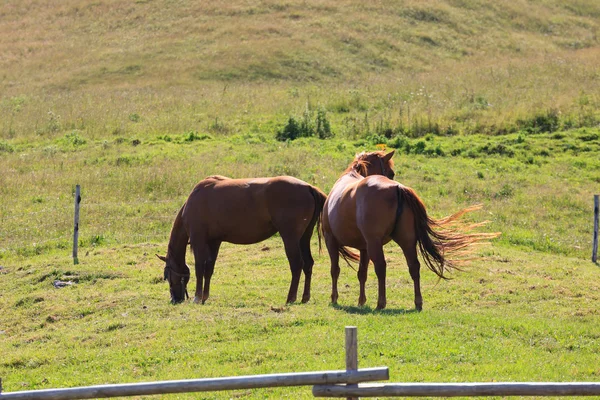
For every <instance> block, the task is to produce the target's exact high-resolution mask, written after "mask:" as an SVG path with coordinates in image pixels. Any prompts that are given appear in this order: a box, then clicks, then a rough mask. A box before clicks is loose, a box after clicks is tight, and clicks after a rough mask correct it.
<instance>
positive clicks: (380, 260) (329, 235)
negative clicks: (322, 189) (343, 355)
mask: <svg viewBox="0 0 600 400" xmlns="http://www.w3.org/2000/svg"><path fill="white" fill-rule="evenodd" d="M393 155H394V152H393V151H392V152H390V153H387V154H385V152H383V151H377V152H370V153H365V152H363V153H360V154H358V155H357V156H356V158H355V159H354V161H353V162H352V163H350V165H349V166H348V168H347V169H346V171H344V173H343V174H342V176H341V177H340V178H339V179H338V180H337V182H336V183H335V185H334V186H333V188H332V189H331V192H330V193H329V196H328V197H327V201H326V202H325V206H324V208H323V221H322V229H323V236H324V239H325V244H326V246H327V251H328V253H329V257H330V259H331V279H332V288H331V301H332V303H333V304H336V303H337V300H338V290H337V282H338V277H339V274H340V267H339V258H340V256H341V257H342V258H344V259H345V260H346V261H358V262H359V269H358V280H359V282H360V295H359V298H358V305H359V306H363V305H364V304H365V303H366V300H367V298H366V294H365V282H366V280H367V269H368V265H369V261H372V262H373V264H374V265H375V273H376V275H377V279H378V286H379V296H378V300H377V309H383V308H385V307H386V288H385V279H386V266H387V263H386V260H385V256H384V253H383V246H384V245H385V244H387V243H388V242H390V241H392V240H393V241H394V242H396V243H397V244H398V245H399V246H400V248H402V251H403V253H404V257H405V258H406V262H407V264H408V270H409V273H410V276H411V278H412V280H413V283H414V292H415V308H416V309H417V310H419V311H420V310H422V308H423V297H422V295H421V285H420V269H421V264H420V262H419V259H418V257H417V253H419V254H420V255H421V256H422V258H423V260H424V261H425V265H426V266H427V267H428V268H429V269H430V270H431V271H433V272H434V273H435V274H436V275H437V276H439V277H440V278H443V279H447V277H446V272H447V271H448V270H451V269H459V268H458V266H459V264H460V263H461V257H463V256H465V255H466V254H468V252H469V249H468V248H469V247H470V246H473V245H475V244H477V243H481V242H482V241H484V240H488V239H491V238H494V237H496V236H498V235H499V233H476V232H471V230H472V229H473V228H475V227H477V226H480V225H482V224H471V225H468V224H464V223H461V222H460V221H459V218H460V217H461V216H462V215H464V214H465V213H467V212H470V211H474V210H477V209H479V208H480V206H474V207H468V208H465V209H463V210H460V211H459V212H457V213H456V214H454V215H452V216H450V217H446V218H442V219H433V218H431V217H429V215H428V214H427V211H426V209H425V205H424V204H423V202H422V201H421V199H420V198H419V197H418V196H417V194H416V192H415V191H414V190H413V189H411V188H409V187H406V186H404V185H402V184H400V183H398V182H395V181H394V180H393V178H394V175H395V174H394V170H393V166H394V164H393V161H392V156H393ZM350 247H351V248H354V249H357V250H359V253H360V254H356V253H355V252H353V251H352V250H350V249H349V248H350ZM462 261H464V260H462Z"/></svg>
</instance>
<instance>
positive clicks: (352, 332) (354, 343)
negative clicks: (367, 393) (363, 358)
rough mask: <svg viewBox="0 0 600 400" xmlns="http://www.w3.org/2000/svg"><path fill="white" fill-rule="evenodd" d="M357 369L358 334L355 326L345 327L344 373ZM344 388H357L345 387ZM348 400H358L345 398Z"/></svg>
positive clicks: (356, 399)
mask: <svg viewBox="0 0 600 400" xmlns="http://www.w3.org/2000/svg"><path fill="white" fill-rule="evenodd" d="M357 369H358V334H357V330H356V327H355V326H347V327H346V371H348V372H349V371H356V370H357ZM346 386H358V385H356V384H354V385H346ZM347 399H348V400H358V397H347Z"/></svg>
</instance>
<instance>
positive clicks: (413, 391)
mask: <svg viewBox="0 0 600 400" xmlns="http://www.w3.org/2000/svg"><path fill="white" fill-rule="evenodd" d="M312 393H313V395H314V396H315V397H354V398H357V397H421V396H422V397H457V396H461V397H479V396H598V395H600V382H565V383H558V382H493V383H384V384H365V385H358V386H356V387H351V386H349V385H348V386H345V385H316V386H313V391H312Z"/></svg>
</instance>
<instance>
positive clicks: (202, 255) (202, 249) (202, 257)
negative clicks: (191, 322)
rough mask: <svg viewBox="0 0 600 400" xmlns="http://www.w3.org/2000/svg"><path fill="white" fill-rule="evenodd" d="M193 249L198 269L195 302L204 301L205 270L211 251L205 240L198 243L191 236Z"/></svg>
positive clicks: (196, 268)
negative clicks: (203, 283)
mask: <svg viewBox="0 0 600 400" xmlns="http://www.w3.org/2000/svg"><path fill="white" fill-rule="evenodd" d="M190 243H191V246H192V251H193V252H194V261H195V270H196V294H195V296H194V303H196V304H197V303H200V302H203V301H202V298H203V293H202V280H203V278H204V270H205V266H206V263H207V261H208V260H209V259H210V251H209V248H208V245H207V243H206V242H205V241H202V242H200V243H196V241H194V240H193V239H192V238H190Z"/></svg>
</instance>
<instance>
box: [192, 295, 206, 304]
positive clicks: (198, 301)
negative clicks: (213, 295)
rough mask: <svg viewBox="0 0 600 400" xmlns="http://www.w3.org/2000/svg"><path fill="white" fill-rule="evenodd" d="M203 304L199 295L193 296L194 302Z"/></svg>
mask: <svg viewBox="0 0 600 400" xmlns="http://www.w3.org/2000/svg"><path fill="white" fill-rule="evenodd" d="M200 303H202V304H204V300H201V299H200V297H198V296H196V297H194V304H200Z"/></svg>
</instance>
